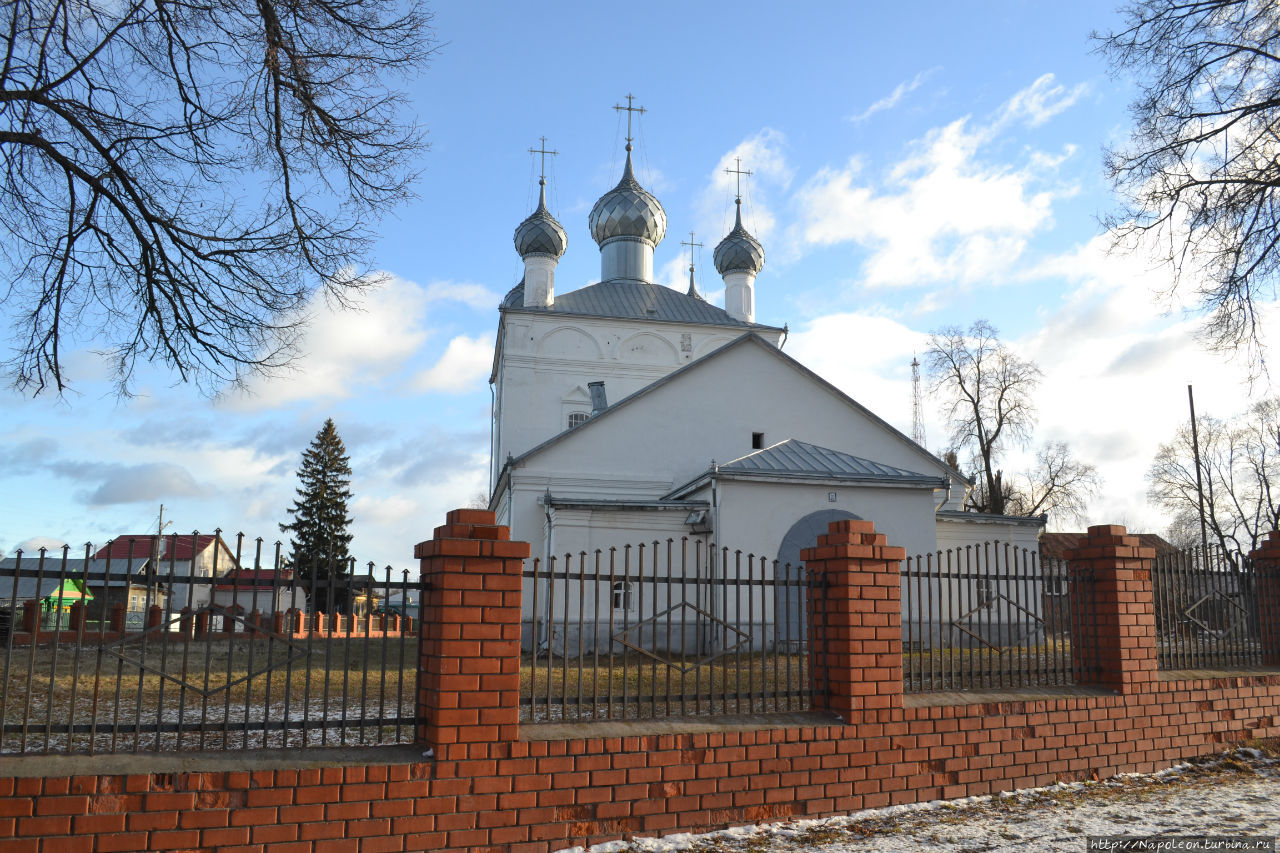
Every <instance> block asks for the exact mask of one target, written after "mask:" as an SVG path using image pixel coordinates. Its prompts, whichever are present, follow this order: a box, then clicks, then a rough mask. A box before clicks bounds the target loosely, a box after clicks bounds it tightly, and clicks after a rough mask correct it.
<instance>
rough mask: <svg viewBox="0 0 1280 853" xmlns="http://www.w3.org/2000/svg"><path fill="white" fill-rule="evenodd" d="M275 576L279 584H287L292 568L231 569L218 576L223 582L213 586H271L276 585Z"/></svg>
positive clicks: (224, 587)
mask: <svg viewBox="0 0 1280 853" xmlns="http://www.w3.org/2000/svg"><path fill="white" fill-rule="evenodd" d="M277 577H278V578H279V582H280V583H281V584H287V583H289V582H290V581H291V580H292V579H293V569H281V570H280V571H279V572H276V571H275V570H273V569H232V570H231V571H229V572H227V573H226V574H225V575H223V576H222V577H221V578H219V580H221V581H224V583H220V584H218V585H217V586H216V587H215V588H216V589H249V588H250V587H272V586H275V585H276V578H277Z"/></svg>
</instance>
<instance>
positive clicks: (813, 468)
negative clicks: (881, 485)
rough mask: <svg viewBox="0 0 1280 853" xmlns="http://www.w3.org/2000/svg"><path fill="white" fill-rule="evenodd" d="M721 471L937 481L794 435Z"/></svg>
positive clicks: (738, 460)
mask: <svg viewBox="0 0 1280 853" xmlns="http://www.w3.org/2000/svg"><path fill="white" fill-rule="evenodd" d="M720 470H721V471H742V472H750V473H753V474H783V475H796V474H798V475H809V476H819V477H841V478H845V477H849V478H856V479H867V480H909V481H912V482H918V481H921V480H929V481H931V482H933V481H937V480H939V479H940V478H938V477H930V476H928V475H926V474H920V473H918V472H916V471H908V470H906V469H905V468H895V467H893V466H892V465H884V464H881V463H880V462H873V461H871V460H870V459H863V458H862V457H861V456H854V455H853V454H851V453H844V452H842V451H839V450H831V449H829V448H826V447H819V446H818V445H816V444H809V443H808V442H806V441H800V440H798V439H794V438H788V439H787V440H786V441H780V442H778V443H777V444H775V445H773V446H771V447H766V448H764V449H763V450H757V451H755V452H754V453H748V454H747V455H746V456H743V457H741V458H739V459H735V460H733V461H732V462H726V463H725V464H723V465H721V466H720Z"/></svg>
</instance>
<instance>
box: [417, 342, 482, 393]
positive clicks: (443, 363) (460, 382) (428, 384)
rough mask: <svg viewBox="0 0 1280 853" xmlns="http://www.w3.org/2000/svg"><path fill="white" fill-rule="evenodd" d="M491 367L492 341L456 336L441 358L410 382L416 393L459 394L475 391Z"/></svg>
mask: <svg viewBox="0 0 1280 853" xmlns="http://www.w3.org/2000/svg"><path fill="white" fill-rule="evenodd" d="M492 365H493V341H492V340H491V339H489V338H488V337H485V336H483V335H482V336H479V337H475V338H469V337H467V336H466V335H458V336H457V337H456V338H454V339H453V340H451V341H449V345H448V347H446V348H445V351H444V355H442V356H441V357H440V360H439V361H437V362H436V363H435V364H434V365H432V366H431V367H430V368H428V369H427V370H424V371H422V372H421V373H419V374H418V375H417V376H416V377H414V380H413V388H414V390H416V391H443V392H445V393H447V394H463V393H466V392H468V391H474V390H476V388H475V386H476V384H477V383H478V382H480V381H481V380H482V379H484V378H485V377H486V376H488V375H489V369H490V368H491V367H492Z"/></svg>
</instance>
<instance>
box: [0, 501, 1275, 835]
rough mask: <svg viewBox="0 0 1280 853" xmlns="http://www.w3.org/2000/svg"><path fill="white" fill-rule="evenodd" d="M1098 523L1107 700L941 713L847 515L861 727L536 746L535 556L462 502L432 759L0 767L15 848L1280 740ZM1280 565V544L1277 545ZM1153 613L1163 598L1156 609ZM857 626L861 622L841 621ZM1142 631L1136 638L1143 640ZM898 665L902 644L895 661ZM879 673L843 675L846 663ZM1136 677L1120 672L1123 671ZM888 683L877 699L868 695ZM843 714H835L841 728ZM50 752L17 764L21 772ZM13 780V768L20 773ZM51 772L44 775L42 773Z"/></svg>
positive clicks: (1041, 765) (833, 781)
mask: <svg viewBox="0 0 1280 853" xmlns="http://www.w3.org/2000/svg"><path fill="white" fill-rule="evenodd" d="M1135 549H1137V543H1136V540H1135V539H1134V538H1133V537H1128V536H1126V535H1125V533H1124V530H1123V528H1117V527H1102V528H1092V529H1091V530H1090V538H1089V540H1088V541H1087V542H1086V543H1085V545H1084V546H1082V548H1081V549H1080V552H1079V553H1077V554H1076V555H1075V556H1074V558H1075V560H1076V561H1077V562H1079V563H1085V564H1087V565H1088V566H1089V567H1090V568H1091V569H1092V571H1093V572H1094V573H1095V578H1101V577H1103V576H1104V575H1106V574H1107V573H1108V572H1114V573H1115V577H1114V578H1113V579H1112V580H1111V581H1108V582H1107V583H1105V584H1100V588H1102V589H1105V590H1110V591H1109V592H1107V593H1106V595H1107V596H1108V597H1107V598H1106V599H1104V600H1103V601H1102V602H1101V603H1100V608H1101V610H1100V613H1101V612H1106V613H1109V614H1110V615H1109V616H1107V617H1106V618H1105V619H1102V618H1100V619H1099V622H1098V625H1099V631H1100V632H1112V633H1113V634H1114V637H1113V639H1114V640H1115V642H1114V643H1111V644H1109V645H1104V646H1103V649H1104V654H1111V652H1108V651H1106V650H1107V649H1112V648H1120V649H1124V650H1132V656H1126V655H1125V654H1121V655H1118V656H1116V655H1112V657H1111V658H1107V659H1104V660H1100V661H1096V662H1095V663H1096V664H1097V667H1096V669H1095V671H1096V672H1097V673H1098V675H1097V681H1098V683H1097V684H1096V685H1095V686H1094V688H1093V689H1092V690H1091V691H1090V690H1089V689H1086V690H1084V691H1076V692H1077V694H1080V693H1082V692H1083V693H1087V694H1088V695H1063V696H1054V697H1049V698H1035V699H1028V700H1024V701H1004V702H978V703H972V704H959V705H921V704H920V702H919V700H918V699H917V698H916V697H903V696H902V687H901V684H902V682H901V673H900V670H898V669H895V666H900V651H901V649H900V642H901V638H900V635H898V634H897V633H895V632H896V631H897V630H898V623H899V620H900V616H899V613H898V610H897V608H896V604H891V603H890V602H892V601H893V599H894V598H895V596H896V595H897V592H896V590H897V583H896V580H895V581H894V582H892V583H890V582H888V581H887V580H886V575H891V574H892V573H894V572H896V571H897V566H896V562H895V560H896V557H895V553H896V552H895V550H894V549H892V548H890V547H888V546H887V545H886V544H885V543H884V540H883V537H881V536H880V535H879V534H876V533H875V532H874V530H873V529H872V528H871V527H870V525H868V524H866V523H865V522H840V523H838V524H837V525H833V528H832V530H831V532H830V533H829V534H827V535H826V536H824V537H822V539H821V540H820V542H819V543H818V545H817V546H816V547H815V549H814V550H813V552H811V553H810V554H809V555H808V556H807V559H808V560H809V564H810V565H811V566H813V567H815V568H819V569H820V570H821V571H823V572H824V573H826V574H828V575H829V576H830V577H831V579H832V580H833V581H839V584H843V585H844V586H845V587H846V588H862V590H863V592H862V593H861V594H859V595H843V596H839V595H837V596H834V597H833V598H832V599H831V600H830V602H829V606H824V607H823V608H822V609H821V610H819V611H818V614H819V615H818V616H816V617H815V618H816V619H818V620H819V621H818V623H817V624H818V625H821V626H822V627H823V628H824V630H825V631H826V633H825V634H824V635H823V636H824V637H826V638H827V640H826V641H829V642H830V643H831V645H830V646H829V647H828V648H826V649H825V652H826V655H825V657H824V659H825V660H826V661H827V663H828V673H827V677H828V679H829V685H830V686H831V690H830V696H829V697H828V701H827V708H828V711H829V712H831V713H833V714H838V715H839V717H840V718H841V720H842V722H841V723H833V724H832V725H818V726H794V727H789V728H772V729H761V730H757V731H733V732H722V733H713V734H707V733H700V734H679V735H651V736H635V737H609V738H580V739H574V740H560V741H527V740H521V739H520V734H519V728H518V726H517V725H516V723H515V710H516V701H517V696H516V687H517V686H518V668H517V667H515V666H514V665H513V664H512V663H511V661H512V660H516V661H517V662H518V636H519V634H518V630H519V603H518V601H519V580H520V578H519V568H518V567H519V564H520V560H521V558H522V557H523V555H524V554H525V553H527V546H525V545H524V544H523V543H513V542H508V541H507V532H506V530H505V529H504V528H501V527H497V526H495V525H494V524H493V518H492V516H491V515H489V514H488V513H483V512H478V511H459V512H455V513H451V514H450V517H449V522H448V524H446V525H445V526H444V527H442V528H440V529H438V530H437V532H436V538H435V539H434V540H433V541H432V542H429V543H423V544H422V545H420V546H418V556H419V557H420V558H421V559H422V562H423V571H424V574H425V575H426V577H427V578H428V579H430V581H431V587H430V590H429V591H428V593H427V595H426V612H425V617H426V619H425V621H424V626H425V628H424V637H423V650H424V660H423V683H422V688H421V691H420V693H421V695H420V706H421V708H422V710H423V712H424V714H426V715H427V716H428V723H427V725H425V726H423V727H422V728H421V729H420V732H419V737H420V739H421V740H422V745H421V748H422V749H426V748H431V749H432V750H433V757H432V758H430V759H424V760H422V761H406V762H402V763H393V764H389V765H387V764H379V765H364V764H350V763H348V764H347V765H345V766H332V767H325V768H322V769H276V770H262V771H257V772H231V771H228V772H213V773H195V772H189V773H141V774H129V775H123V774H115V775H110V774H107V775H82V776H74V775H55V776H40V775H32V776H29V777H27V778H7V777H3V776H0V853H4V851H14V850H22V851H49V853H52V851H59V853H61V851H77V850H83V851H92V853H103V851H112V850H187V849H190V850H219V851H272V853H294V851H306V852H307V853H330V851H349V852H350V853H357V852H358V851H364V853H372V851H402V850H459V851H460V850H511V851H517V853H518V851H548V850H555V849H559V848H562V847H567V846H571V845H573V844H589V843H594V842H597V841H603V840H606V839H610V838H617V837H620V836H624V835H627V834H647V835H656V834H664V833H669V832H673V831H677V830H704V829H711V828H718V827H724V826H727V825H731V824H735V823H743V822H757V821H762V820H777V819H783V818H787V817H793V816H806V817H808V816H820V815H830V814H837V813H842V812H847V811H851V810H856V809H861V808H870V807H876V806H882V805H888V804H893V803H907V802H915V801H922V800H930V799H937V798H951V797H958V796H965V795H973V794H986V793H991V792H995V791H1001V790H1011V789H1015V788H1024V787H1032V786H1039V785H1046V784H1051V783H1053V782H1055V781H1058V780H1062V779H1085V778H1097V777H1105V776H1109V775H1113V774H1116V773H1123V772H1148V771H1151V770H1155V769H1157V768H1160V767H1164V766H1168V765H1169V764H1171V763H1174V762H1176V761H1179V760H1182V759H1185V758H1187V757H1189V756H1193V755H1199V754H1204V753H1208V752H1212V751H1216V750H1219V749H1221V748H1223V747H1224V746H1225V745H1227V744H1230V743H1233V742H1238V741H1241V740H1246V739H1249V738H1261V737H1276V736H1280V726H1278V725H1277V721H1278V720H1280V674H1276V675H1271V674H1261V675H1248V676H1245V675H1241V676H1236V677H1227V678H1187V679H1176V680H1167V679H1162V678H1161V677H1160V675H1159V673H1157V672H1155V670H1154V664H1151V665H1148V663H1147V658H1146V657H1145V652H1144V650H1145V649H1146V644H1145V640H1143V639H1142V632H1143V631H1146V630H1149V629H1150V627H1151V624H1150V623H1149V621H1148V620H1147V618H1146V615H1145V614H1146V610H1144V606H1143V604H1142V601H1141V598H1142V596H1141V585H1142V583H1143V577H1142V572H1143V569H1142V568H1141V566H1140V565H1136V564H1135V561H1136V563H1138V564H1140V562H1141V560H1142V559H1143V554H1142V553H1141V551H1140V550H1135ZM1276 550H1277V552H1278V555H1280V547H1277V549H1276ZM1147 610H1149V605H1148V606H1147ZM837 629H839V630H837ZM1122 641H1123V642H1122ZM895 655H899V658H898V660H897V661H896V662H895ZM835 659H841V660H842V661H843V663H842V664H841V666H843V667H845V668H848V669H855V668H856V669H858V670H860V674H861V677H862V680H861V681H858V682H855V681H852V680H849V679H843V680H841V677H840V676H839V674H838V673H837V672H835V671H833V670H832V669H831V666H832V663H831V662H832V661H833V660H835ZM1113 665H1114V666H1115V667H1118V668H1113ZM867 683H870V684H871V685H873V689H871V690H870V692H868V688H866V687H865V686H859V685H865V684H867ZM833 719H834V717H833ZM29 760H30V759H5V760H4V763H3V765H4V766H0V773H3V772H4V771H5V770H6V769H9V768H12V767H14V766H16V764H15V762H25V761H29ZM10 772H12V770H10ZM27 772H31V768H27Z"/></svg>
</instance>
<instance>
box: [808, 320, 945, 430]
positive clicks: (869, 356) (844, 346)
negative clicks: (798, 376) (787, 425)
mask: <svg viewBox="0 0 1280 853" xmlns="http://www.w3.org/2000/svg"><path fill="white" fill-rule="evenodd" d="M926 337H927V336H926V335H925V334H924V333H923V332H919V331H916V330H914V329H911V328H910V327H908V326H906V325H904V324H902V323H900V322H898V321H897V320H894V319H892V318H889V317H885V316H877V315H869V314H854V313H848V314H829V315H827V316H824V317H819V318H818V319H816V320H813V321H811V322H809V323H807V324H806V325H805V326H803V327H802V328H801V329H799V330H797V331H796V332H795V333H793V334H792V335H791V336H790V338H789V339H788V340H787V344H786V352H787V353H788V354H789V355H791V356H793V357H794V358H796V359H798V360H799V361H800V363H801V364H803V365H804V366H805V367H808V368H809V369H810V370H812V371H814V372H815V373H817V374H818V375H819V376H821V377H822V378H823V379H826V380H827V381H828V382H830V383H832V384H833V385H835V386H836V387H837V388H839V389H840V390H842V391H844V392H845V393H846V394H848V395H849V396H850V397H852V398H853V399H855V400H857V401H858V402H859V403H861V404H862V405H864V406H866V407H867V408H868V409H870V410H871V411H873V412H875V413H876V415H878V416H879V417H881V418H882V419H884V420H885V421H887V422H889V423H890V424H892V425H893V426H894V427H896V428H897V429H898V430H899V431H900V432H903V433H905V434H906V435H910V434H911V414H912V404H911V359H912V358H913V357H914V356H915V355H916V354H917V353H921V352H923V351H924V345H925V340H926ZM851 344H852V345H855V346H856V348H857V351H858V358H850V357H849V351H850V346H851ZM925 414H926V433H927V435H928V436H930V437H931V446H933V445H934V444H937V441H936V438H937V437H940V436H941V432H940V431H938V430H939V428H938V427H937V425H936V424H931V423H930V421H929V419H930V418H932V414H933V413H932V412H926V413H925ZM931 426H932V427H933V428H932V429H931V428H930V427H931Z"/></svg>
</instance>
